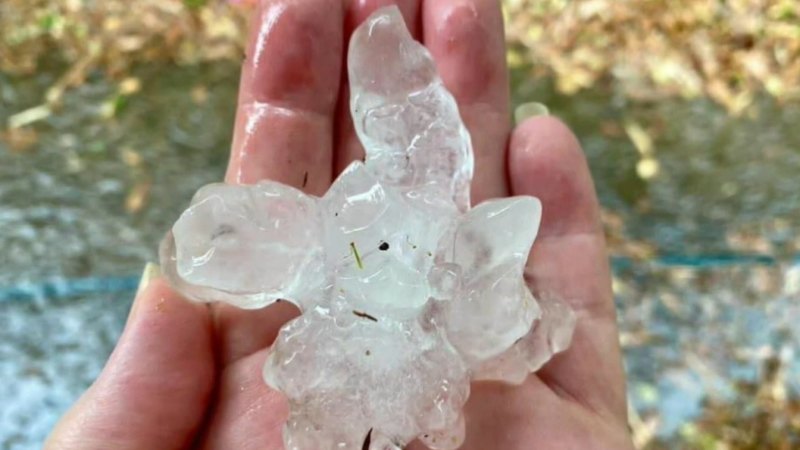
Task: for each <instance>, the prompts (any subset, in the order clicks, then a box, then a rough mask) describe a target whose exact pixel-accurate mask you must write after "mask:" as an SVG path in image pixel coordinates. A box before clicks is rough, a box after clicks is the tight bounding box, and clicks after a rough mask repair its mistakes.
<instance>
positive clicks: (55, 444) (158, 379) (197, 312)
mask: <svg viewBox="0 0 800 450" xmlns="http://www.w3.org/2000/svg"><path fill="white" fill-rule="evenodd" d="M210 325H211V322H210V317H209V314H208V311H207V308H206V307H205V305H200V304H193V303H190V302H188V301H186V300H185V299H183V298H182V297H181V296H180V295H178V294H177V293H176V292H175V291H174V290H172V289H171V288H170V287H169V285H168V284H167V282H166V280H164V279H163V278H161V277H156V278H154V279H151V280H150V282H149V283H148V284H147V286H146V287H144V288H143V289H142V291H141V292H140V293H139V294H137V296H136V299H135V301H134V306H133V308H132V310H131V314H130V316H129V318H128V323H127V324H126V326H125V329H124V331H123V333H122V336H121V337H120V339H119V341H118V343H117V346H116V348H115V349H114V351H113V352H112V354H111V356H110V358H109V360H108V362H107V363H106V366H105V367H104V368H103V371H102V372H101V374H100V375H99V376H98V378H97V380H96V381H95V382H94V383H93V384H92V386H91V387H90V388H89V389H88V390H87V391H86V393H85V394H84V395H83V396H82V397H81V398H80V399H79V401H78V402H77V403H76V404H75V405H74V406H73V407H72V408H71V409H70V411H69V412H68V413H67V414H65V416H64V417H63V418H62V420H61V421H60V422H59V423H58V424H57V426H56V427H55V428H54V430H53V432H52V434H51V436H50V437H49V439H48V441H47V443H46V445H45V448H48V449H100V448H119V449H134V448H183V447H185V446H187V445H188V444H190V443H191V441H192V439H193V438H194V435H195V433H196V431H197V429H198V428H199V427H200V425H201V423H202V421H203V418H204V414H205V409H206V406H207V404H208V402H209V399H210V396H211V392H212V389H213V386H214V377H215V367H214V357H213V346H212V340H211V338H212V333H211V326H210Z"/></svg>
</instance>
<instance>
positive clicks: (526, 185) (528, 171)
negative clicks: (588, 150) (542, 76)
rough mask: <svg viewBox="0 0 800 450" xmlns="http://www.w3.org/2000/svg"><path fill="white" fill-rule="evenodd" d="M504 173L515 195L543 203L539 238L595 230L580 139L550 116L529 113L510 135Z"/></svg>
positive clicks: (593, 204)
mask: <svg viewBox="0 0 800 450" xmlns="http://www.w3.org/2000/svg"><path fill="white" fill-rule="evenodd" d="M508 171H509V175H510V179H511V190H512V193H513V194H514V195H532V196H535V197H538V198H539V199H540V200H541V202H542V209H543V217H542V226H541V229H540V236H542V237H547V236H559V235H565V234H571V233H586V232H599V231H600V230H601V228H600V221H599V205H598V202H597V196H596V194H595V190H594V183H593V182H592V177H591V173H590V172H589V166H588V163H587V160H586V156H585V155H584V153H583V150H582V149H581V145H580V142H579V141H578V139H577V137H575V135H574V134H573V133H572V131H571V130H570V129H569V127H568V126H567V125H566V124H564V122H562V121H561V120H559V119H557V118H555V117H551V116H541V117H533V118H529V119H527V120H525V121H524V122H522V123H521V124H519V125H518V126H517V128H516V129H515V130H514V132H513V133H512V136H511V141H510V147H509V156H508Z"/></svg>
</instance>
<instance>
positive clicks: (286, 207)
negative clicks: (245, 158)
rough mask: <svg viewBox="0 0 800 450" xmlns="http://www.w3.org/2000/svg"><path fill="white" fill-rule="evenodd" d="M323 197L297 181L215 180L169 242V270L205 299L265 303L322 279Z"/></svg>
mask: <svg viewBox="0 0 800 450" xmlns="http://www.w3.org/2000/svg"><path fill="white" fill-rule="evenodd" d="M319 230H320V224H319V214H318V208H317V205H316V201H315V200H314V199H313V198H311V197H309V196H307V195H305V194H303V193H302V192H300V191H298V190H296V189H293V188H291V187H288V186H285V185H282V184H279V183H273V182H264V183H260V184H257V185H254V186H228V185H224V184H214V185H209V186H206V187H204V188H203V189H201V190H200V191H198V193H197V194H196V195H195V197H194V199H193V200H192V206H191V207H190V208H189V209H187V210H186V211H185V212H184V213H183V215H181V217H180V218H179V219H178V221H177V222H176V223H175V225H174V226H173V227H172V234H171V239H169V238H168V239H167V240H166V241H165V243H164V246H165V247H167V248H165V249H164V250H165V252H166V253H167V254H166V255H164V259H165V260H166V261H165V262H166V266H167V270H166V272H167V275H168V276H170V278H172V281H173V282H174V283H175V284H177V285H179V286H182V287H184V291H185V293H187V294H189V295H190V296H192V297H194V298H195V299H197V300H201V301H215V300H227V301H229V302H230V303H233V304H235V305H237V306H240V307H242V308H258V307H262V306H265V305H267V304H269V303H271V302H272V301H274V300H275V299H278V298H282V297H283V298H288V299H291V300H294V301H298V298H299V297H302V292H303V290H304V289H305V288H307V287H309V286H312V285H315V284H319V282H320V279H319V278H320V277H321V275H322V274H321V265H322V262H323V261H322V257H321V256H322V245H321V241H320V232H319Z"/></svg>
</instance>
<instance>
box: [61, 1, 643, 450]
mask: <svg viewBox="0 0 800 450" xmlns="http://www.w3.org/2000/svg"><path fill="white" fill-rule="evenodd" d="M391 3H393V2H391V1H386V0H353V1H352V2H344V3H343V2H342V0H265V1H263V2H262V5H261V6H260V8H259V10H258V12H257V16H256V26H255V27H254V29H253V30H252V33H251V39H250V45H249V48H248V51H247V58H246V61H245V63H244V67H243V73H242V82H241V89H240V94H239V108H238V113H237V118H236V127H235V130H236V131H235V135H234V140H233V146H232V151H231V160H230V165H229V168H228V172H227V175H226V180H227V181H228V182H229V183H253V182H256V181H258V180H261V179H264V178H269V179H272V180H275V181H280V182H283V183H286V184H289V185H293V186H295V187H298V188H301V189H303V190H304V191H306V192H307V193H310V194H315V195H321V194H323V193H324V192H325V191H326V190H327V188H328V187H329V186H330V183H331V181H332V180H333V178H334V177H335V174H337V173H339V172H340V171H341V170H342V169H343V168H344V167H346V166H347V164H348V163H349V162H350V161H352V160H354V159H360V158H361V157H362V156H363V150H362V149H361V147H360V144H359V143H358V140H357V138H356V136H355V132H354V130H353V125H352V122H351V121H350V117H349V110H348V101H347V99H348V97H349V93H348V92H347V86H346V80H344V79H343V78H342V74H343V67H342V63H343V61H344V55H343V52H344V50H345V48H346V45H345V43H346V42H347V38H348V35H349V33H350V32H352V30H353V29H354V28H355V27H356V25H357V24H358V23H359V22H360V21H361V20H363V19H365V18H366V17H367V16H368V15H369V14H370V13H371V12H372V11H374V10H375V9H376V8H377V7H380V6H385V5H386V4H391ZM396 3H398V4H399V6H400V8H401V10H402V11H403V13H404V16H405V17H406V21H407V23H408V25H409V29H410V30H411V32H412V34H413V35H414V36H415V37H416V38H417V39H419V40H420V41H422V42H423V43H424V44H425V45H426V46H427V47H428V49H429V50H430V51H431V53H432V54H433V56H434V58H435V60H436V63H437V66H438V69H439V72H440V74H441V76H442V78H443V80H444V82H445V84H446V86H447V87H448V89H449V90H450V91H451V92H452V93H453V95H454V96H455V97H456V99H457V101H458V103H459V108H460V112H461V115H462V117H463V119H464V121H465V124H466V126H467V128H468V129H469V131H470V134H471V136H472V140H473V146H474V151H475V162H476V166H475V177H474V181H473V187H472V197H473V201H474V202H475V203H479V202H481V201H483V200H486V199H489V198H495V197H504V196H508V195H533V196H536V197H539V198H540V199H541V201H542V204H543V221H542V224H541V229H540V231H539V234H538V238H537V241H536V243H535V245H534V248H533V252H532V255H531V260H530V262H531V265H530V268H529V271H528V273H529V274H530V275H531V277H532V282H533V285H534V286H535V290H536V291H537V292H535V293H536V294H540V295H550V296H553V297H557V298H559V299H564V300H566V301H568V302H570V304H571V306H572V308H573V309H574V310H575V312H576V314H577V317H578V321H577V327H576V330H575V336H574V338H573V343H572V346H571V347H570V348H569V350H567V351H566V352H565V353H563V354H560V355H558V356H556V357H555V359H554V360H553V361H551V362H550V363H548V364H547V365H546V366H545V367H544V368H543V369H542V370H540V371H539V372H537V373H536V374H534V375H531V376H530V377H529V378H528V380H527V381H526V382H525V383H524V384H523V385H522V386H507V385H502V384H498V383H475V384H474V385H473V389H472V394H471V396H470V399H469V402H468V403H467V405H466V417H467V433H468V434H467V440H466V443H465V445H464V447H463V448H464V449H468V450H487V449H504V450H505V449H508V450H522V449H531V448H535V449H573V448H574V449H582V450H583V449H589V448H591V449H629V448H632V444H631V442H630V438H629V436H628V431H627V422H626V402H625V389H624V375H623V371H622V367H621V358H620V351H619V345H618V340H617V330H616V321H615V312H614V305H613V300H612V294H611V288H610V274H609V269H608V264H607V258H606V253H605V243H604V239H603V234H602V229H601V226H600V223H599V212H598V211H599V208H598V204H597V199H596V197H595V194H594V187H593V185H592V181H591V177H590V174H589V170H588V167H587V165H586V161H585V158H584V156H583V154H582V152H581V149H580V146H579V144H578V142H577V140H576V138H575V137H574V136H573V135H572V133H571V132H570V131H569V130H568V129H567V127H566V126H565V125H563V124H562V123H561V122H559V121H558V120H556V119H552V118H549V117H538V118H531V119H528V120H527V121H525V122H523V123H522V124H520V125H518V126H517V127H516V129H513V130H512V127H511V123H510V114H509V107H510V106H509V89H508V72H507V66H506V62H505V47H504V37H503V27H502V16H501V11H500V6H499V2H497V1H496V0H397V2H396ZM296 314H297V311H296V309H294V307H293V306H291V305H290V304H288V302H281V303H278V304H275V305H273V306H270V307H269V308H266V309H263V310H258V311H243V310H238V309H235V308H233V307H230V306H228V305H224V304H215V305H212V306H210V307H208V306H206V305H200V304H194V303H189V302H186V301H185V300H183V299H181V298H180V297H179V296H178V295H177V294H176V293H175V292H173V291H172V290H171V289H170V288H169V287H168V286H167V284H166V282H165V281H164V280H163V279H161V278H158V277H156V278H155V279H153V280H152V281H150V283H149V284H148V286H147V287H146V288H144V289H143V290H142V291H141V292H140V293H138V294H137V297H136V300H135V303H134V306H133V308H132V310H131V314H130V317H129V319H128V323H127V325H126V327H125V331H124V332H123V335H122V337H121V338H120V341H119V343H118V344H117V347H116V349H115V350H114V353H113V354H112V356H111V358H110V359H109V361H108V364H107V365H106V367H105V369H104V370H103V372H102V374H101V375H100V376H99V378H98V379H97V381H96V382H95V383H94V384H93V385H92V387H91V388H90V389H89V390H88V391H87V392H86V394H84V396H83V397H82V398H81V399H80V400H79V401H78V402H77V404H76V405H75V406H74V407H73V408H72V410H71V411H69V412H68V413H67V414H66V415H65V416H64V418H63V419H62V420H61V422H60V423H59V424H58V426H57V427H56V428H55V430H54V431H53V434H52V436H51V437H50V439H49V440H48V442H47V444H46V448H47V449H81V450H85V449H109V448H113V449H153V448H185V447H201V448H210V449H275V450H277V449H281V448H282V438H281V427H282V425H283V422H284V421H285V419H286V417H287V414H288V406H287V404H286V402H285V400H284V399H283V397H282V396H281V395H280V394H279V393H277V392H275V391H273V390H271V389H269V388H268V387H267V386H266V385H265V384H264V382H263V381H262V379H261V366H262V364H263V362H264V359H265V357H266V352H267V350H268V348H269V345H270V344H271V343H272V341H273V340H274V338H275V336H276V334H277V332H278V329H279V328H280V326H281V325H282V324H283V323H285V321H286V320H288V319H290V318H291V317H293V316H294V315H296ZM410 447H411V448H412V449H415V450H417V449H421V448H424V447H422V446H421V445H419V444H416V443H415V444H412V445H411V446H410Z"/></svg>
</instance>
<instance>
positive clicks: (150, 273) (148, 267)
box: [136, 262, 161, 297]
mask: <svg viewBox="0 0 800 450" xmlns="http://www.w3.org/2000/svg"><path fill="white" fill-rule="evenodd" d="M160 276H161V267H160V266H159V265H158V264H155V263H151V262H149V263H147V264H145V266H144V270H143V271H142V278H141V279H140V280H139V287H138V288H136V296H137V297H138V296H139V294H141V293H142V292H144V290H145V289H147V286H149V285H150V282H151V281H152V280H153V279H155V278H158V277H160Z"/></svg>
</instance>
